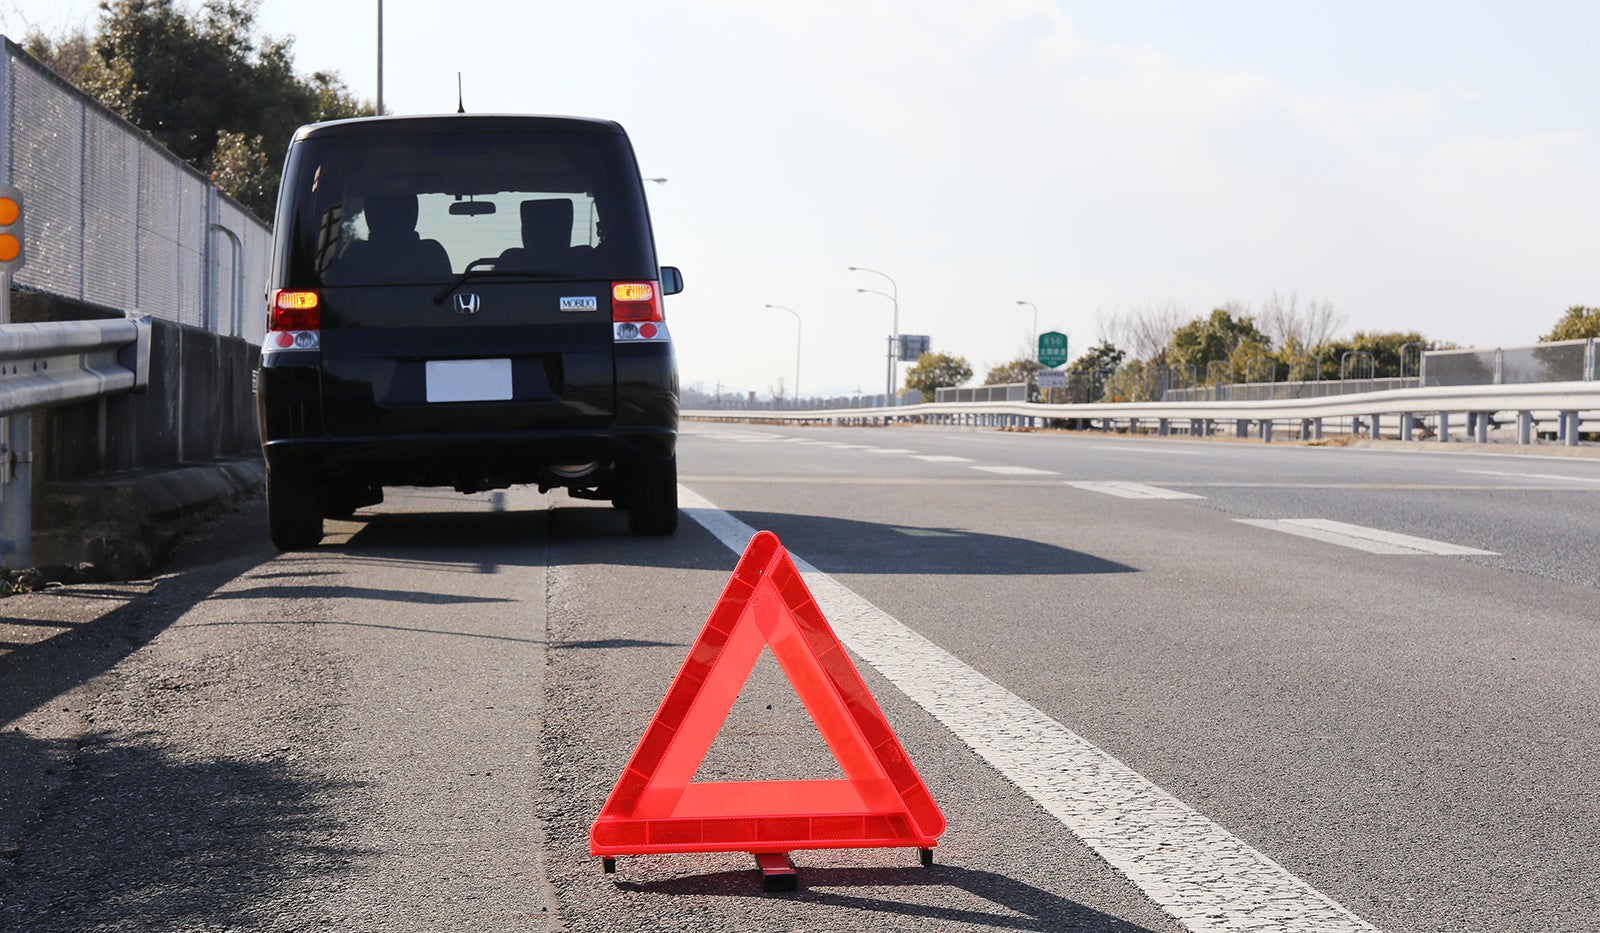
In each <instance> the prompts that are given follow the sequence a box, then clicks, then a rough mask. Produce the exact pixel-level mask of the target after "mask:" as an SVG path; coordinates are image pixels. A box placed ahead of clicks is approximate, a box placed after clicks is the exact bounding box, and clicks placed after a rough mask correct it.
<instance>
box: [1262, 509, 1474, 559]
mask: <svg viewBox="0 0 1600 933" xmlns="http://www.w3.org/2000/svg"><path fill="white" fill-rule="evenodd" d="M1234 521H1236V522H1239V523H1240V524H1243V525H1254V526H1255V527H1257V528H1268V529H1271V530H1273V531H1282V532H1285V533H1288V534H1291V535H1299V536H1300V537H1302V538H1314V539H1315V540H1318V541H1325V542H1327V543H1328V544H1337V545H1339V546H1341V547H1347V548H1353V549H1354V550H1357V551H1366V552H1367V553H1369V554H1454V555H1461V554H1472V555H1478V556H1482V557H1494V556H1496V552H1494V551H1483V550H1479V549H1478V548H1474V547H1465V546H1463V545H1460V544H1449V543H1447V542H1444V541H1434V540H1433V539H1431V538H1418V537H1415V536H1412V535H1403V534H1400V533H1399V532H1395V531H1383V530H1381V529H1378V528H1367V527H1366V526H1364V525H1351V524H1348V523H1346V522H1336V521H1334V520H1332V519H1329V518H1281V519H1275V518H1236V519H1234Z"/></svg>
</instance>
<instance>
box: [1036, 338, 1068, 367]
mask: <svg viewBox="0 0 1600 933" xmlns="http://www.w3.org/2000/svg"><path fill="white" fill-rule="evenodd" d="M1066 361H1067V335H1066V334H1063V333H1061V332H1059V331H1054V330H1050V331H1045V332H1044V333H1042V334H1040V335H1039V365H1041V366H1048V367H1050V368H1051V369H1054V368H1055V367H1057V366H1060V365H1061V364H1062V363H1065V362H1066Z"/></svg>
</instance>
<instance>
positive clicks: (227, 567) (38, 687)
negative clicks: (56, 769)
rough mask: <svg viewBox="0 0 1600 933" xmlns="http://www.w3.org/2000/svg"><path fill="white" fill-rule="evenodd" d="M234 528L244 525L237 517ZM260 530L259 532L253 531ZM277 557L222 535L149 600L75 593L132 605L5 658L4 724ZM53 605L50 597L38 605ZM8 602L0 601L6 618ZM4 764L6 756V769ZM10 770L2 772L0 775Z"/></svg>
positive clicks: (1, 661) (170, 571)
mask: <svg viewBox="0 0 1600 933" xmlns="http://www.w3.org/2000/svg"><path fill="white" fill-rule="evenodd" d="M233 520H234V521H239V522H243V521H245V520H244V519H240V518H238V517H235V518H234V519H233ZM252 530H253V529H252ZM272 557H273V552H272V551H271V549H270V546H269V545H268V544H267V543H266V541H265V540H264V539H261V538H258V537H256V536H254V535H250V536H243V537H241V536H239V535H233V536H228V535H218V536H216V537H215V538H214V539H211V540H208V541H206V542H205V543H204V546H203V547H202V546H191V547H190V548H188V549H186V550H185V551H183V552H180V555H179V558H178V559H176V560H174V561H173V562H172V564H171V566H169V567H168V568H166V572H165V575H164V576H163V577H161V579H159V580H158V581H157V582H156V584H155V585H154V586H153V587H151V589H150V590H149V591H148V592H144V593H137V592H133V593H127V592H124V593H116V592H111V591H103V590H97V589H93V588H88V589H85V590H82V591H79V590H76V589H69V590H66V591H64V592H65V593H66V595H65V596H60V597H48V598H61V599H73V600H81V599H93V600H101V599H104V600H111V599H113V598H115V599H122V600H126V601H127V602H126V603H125V604H124V605H122V606H119V607H117V608H115V609H112V610H111V611H109V612H106V613H105V614H103V615H101V616H99V617H98V618H95V619H93V620H92V621H88V622H81V623H77V624H74V625H72V627H71V628H69V629H68V630H67V631H65V632H62V633H61V634H59V635H54V636H52V637H50V638H47V639H45V640H43V641H39V642H35V643H33V644H30V645H26V646H24V647H20V648H17V649H16V650H14V651H10V652H9V653H7V654H5V655H4V656H0V685H3V687H4V689H3V690H0V724H3V723H7V722H10V721H11V720H13V719H16V718H17V717H18V716H21V715H23V714H24V713H27V712H28V711H30V710H32V709H34V708H36V707H38V706H39V705H41V704H43V703H46V702H48V701H49V700H51V699H52V698H54V697H57V696H60V695H61V694H63V693H66V692H67V691H68V690H71V689H72V688H73V687H76V686H78V685H79V684H81V683H84V682H85V681H87V680H89V679H90V678H92V677H95V676H97V675H99V674H102V673H104V672H106V671H108V670H110V669H111V668H112V667H113V666H114V665H115V664H117V662H119V661H121V660H122V659H123V658H125V657H127V656H128V655H130V654H132V653H133V652H135V651H137V650H139V649H140V648H142V647H144V646H145V645H147V644H149V643H150V641H151V640H152V639H154V638H155V637H156V636H157V635H159V634H161V633H162V632H163V631H165V630H166V629H167V627H168V626H170V625H172V623H174V622H176V621H177V620H178V619H179V618H180V617H182V616H183V614H184V613H185V612H187V611H188V610H189V609H191V608H193V607H194V606H195V605H197V604H199V603H200V602H201V601H203V600H205V599H207V598H210V597H211V596H212V594H213V593H214V592H215V591H216V590H217V589H218V588H220V587H221V586H223V585H224V584H226V583H228V582H229V581H230V580H233V579H234V578H236V577H239V576H242V575H243V574H244V573H246V572H247V571H249V570H250V569H251V568H252V567H255V566H258V565H260V564H264V563H266V562H267V561H269V560H271V559H272ZM38 598H46V597H38ZM4 611H5V602H4V601H0V612H4ZM3 763H4V756H3V755H0V765H3ZM5 773H6V770H5V768H4V767H3V766H0V775H4V774H5Z"/></svg>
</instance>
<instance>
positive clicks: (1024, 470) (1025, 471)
mask: <svg viewBox="0 0 1600 933" xmlns="http://www.w3.org/2000/svg"><path fill="white" fill-rule="evenodd" d="M972 469H974V470H982V471H983V472H985V473H999V474H1000V475H1002V476H1060V475H1061V474H1060V473H1057V472H1056V471H1055V470H1035V469H1034V468H1033V467H1020V466H975V467H973V468H972Z"/></svg>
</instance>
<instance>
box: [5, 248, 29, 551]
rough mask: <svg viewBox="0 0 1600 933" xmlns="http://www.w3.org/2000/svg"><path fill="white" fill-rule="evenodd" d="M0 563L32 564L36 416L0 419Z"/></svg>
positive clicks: (7, 284) (8, 286) (8, 289)
mask: <svg viewBox="0 0 1600 933" xmlns="http://www.w3.org/2000/svg"><path fill="white" fill-rule="evenodd" d="M9 323H11V273H10V272H9V271H6V272H0V324H9ZM0 439H3V441H4V445H3V447H0V451H3V458H0V566H4V567H5V568H6V569H8V570H20V569H22V568H24V567H28V566H31V565H32V564H33V443H32V441H33V416H32V415H31V414H29V413H27V412H22V413H20V414H16V415H12V416H11V417H9V418H0Z"/></svg>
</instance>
